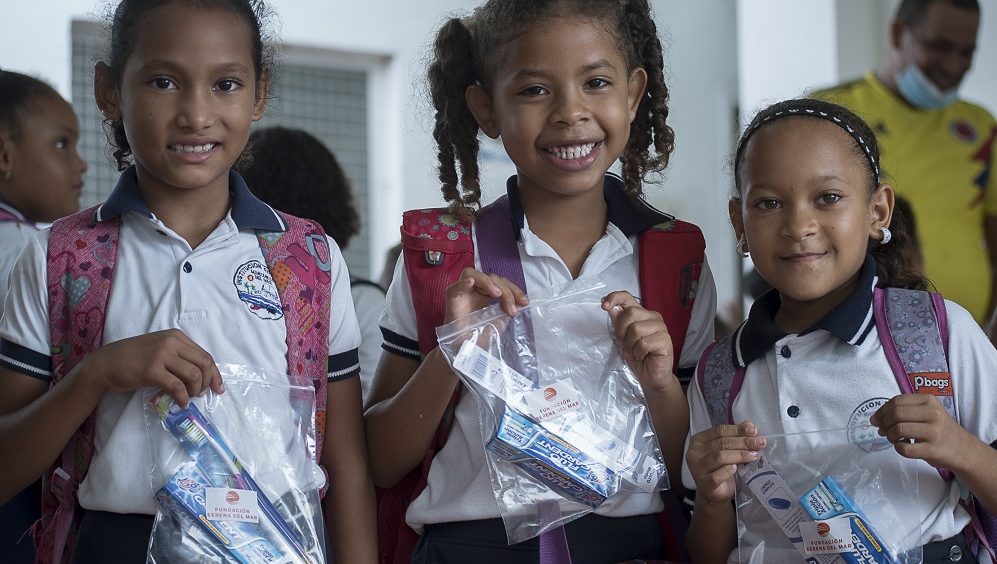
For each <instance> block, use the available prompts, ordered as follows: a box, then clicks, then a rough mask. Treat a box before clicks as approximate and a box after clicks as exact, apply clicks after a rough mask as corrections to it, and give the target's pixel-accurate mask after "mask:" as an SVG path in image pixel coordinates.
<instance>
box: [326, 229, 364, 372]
mask: <svg viewBox="0 0 997 564" xmlns="http://www.w3.org/2000/svg"><path fill="white" fill-rule="evenodd" d="M326 238H327V239H328V242H329V252H330V255H331V256H332V300H331V301H332V303H331V304H330V307H329V381H330V382H332V381H336V380H343V379H346V378H352V377H356V376H359V375H360V353H359V351H360V325H359V324H358V323H357V314H356V311H355V310H354V309H353V296H352V293H351V292H350V272H349V269H348V268H347V266H346V260H345V259H343V253H342V252H341V251H340V250H339V245H337V244H336V242H335V241H333V240H332V238H331V237H326Z"/></svg>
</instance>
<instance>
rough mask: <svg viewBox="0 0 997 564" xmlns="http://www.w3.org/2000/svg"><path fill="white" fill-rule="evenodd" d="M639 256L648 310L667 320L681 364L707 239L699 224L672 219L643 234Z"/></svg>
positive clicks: (641, 287)
mask: <svg viewBox="0 0 997 564" xmlns="http://www.w3.org/2000/svg"><path fill="white" fill-rule="evenodd" d="M638 253H639V256H638V264H639V269H638V278H639V281H640V291H641V297H642V298H643V302H644V307H646V308H647V309H650V310H653V311H656V312H658V313H660V314H661V316H662V317H663V318H664V320H665V325H666V326H667V327H668V335H669V336H670V337H671V338H672V347H673V349H674V350H675V351H676V354H674V355H673V356H674V362H675V363H677V362H678V359H679V357H680V356H681V351H682V347H683V346H684V345H685V336H686V333H687V332H688V330H689V318H690V316H691V315H692V305H693V303H694V302H695V300H696V290H697V289H698V286H699V277H700V275H701V274H702V272H703V259H704V256H705V253H706V240H705V239H704V238H703V232H702V231H700V229H699V228H698V227H696V226H695V225H693V224H691V223H686V222H684V221H679V220H676V219H672V220H670V221H666V222H664V223H660V224H658V225H655V226H654V227H652V228H650V229H645V230H644V231H642V232H641V234H640V236H639V245H638ZM672 368H673V369H675V368H676V367H675V366H673V367H672Z"/></svg>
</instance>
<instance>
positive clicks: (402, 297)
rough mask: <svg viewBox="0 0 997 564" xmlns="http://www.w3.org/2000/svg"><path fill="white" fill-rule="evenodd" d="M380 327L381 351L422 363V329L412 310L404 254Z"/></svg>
mask: <svg viewBox="0 0 997 564" xmlns="http://www.w3.org/2000/svg"><path fill="white" fill-rule="evenodd" d="M380 325H381V335H382V337H383V339H384V340H383V342H382V343H381V348H383V349H384V350H386V351H388V352H390V353H393V354H397V355H399V356H402V357H404V358H408V359H411V360H415V361H418V360H421V358H422V357H421V356H420V355H419V328H418V326H417V324H416V319H415V308H414V307H413V306H412V288H411V287H410V286H409V282H408V276H407V275H406V274H405V253H401V254H400V255H398V262H397V263H396V264H395V274H394V277H393V278H392V279H391V286H389V287H388V294H387V296H386V298H385V307H384V313H383V314H381V321H380Z"/></svg>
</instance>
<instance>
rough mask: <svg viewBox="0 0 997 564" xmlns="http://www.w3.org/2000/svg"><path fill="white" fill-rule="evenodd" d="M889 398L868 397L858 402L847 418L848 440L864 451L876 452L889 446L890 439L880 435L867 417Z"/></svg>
mask: <svg viewBox="0 0 997 564" xmlns="http://www.w3.org/2000/svg"><path fill="white" fill-rule="evenodd" d="M888 401H890V400H889V398H869V399H867V400H865V401H863V402H862V403H861V404H859V406H858V407H856V408H855V411H852V415H851V416H850V417H849V418H848V442H850V443H852V444H853V445H855V446H857V447H859V448H860V449H862V450H864V451H866V452H876V451H879V450H886V449H888V448H890V446H891V445H890V441H889V440H888V439H887V438H886V437H880V436H879V433H878V431H877V429H876V428H875V427H870V426H869V418H870V417H872V414H873V413H876V410H878V409H879V408H880V407H883V404H885V403H886V402H888Z"/></svg>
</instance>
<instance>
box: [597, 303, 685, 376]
mask: <svg viewBox="0 0 997 564" xmlns="http://www.w3.org/2000/svg"><path fill="white" fill-rule="evenodd" d="M602 309H604V310H606V311H608V312H609V318H610V319H611V320H612V322H613V331H614V340H615V341H616V345H617V346H618V347H619V348H620V353H621V354H622V355H623V359H624V360H626V361H627V362H628V363H629V364H630V366H631V367H632V368H633V369H634V372H636V373H637V380H638V381H639V382H640V383H641V386H643V387H645V388H647V387H648V386H651V387H653V388H658V389H660V388H664V387H665V386H666V385H668V384H671V383H672V382H677V381H678V380H677V379H676V378H675V375H674V373H673V372H672V367H673V365H674V360H675V358H674V357H675V353H674V351H673V350H672V338H671V336H670V335H669V334H668V327H666V326H665V322H664V320H663V319H662V318H661V314H659V313H658V312H656V311H651V310H649V309H644V308H643V307H641V305H640V304H639V303H638V302H637V299H636V298H634V297H633V296H632V295H630V293H629V292H613V293H611V294H609V295H608V296H606V297H605V298H603V299H602Z"/></svg>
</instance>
